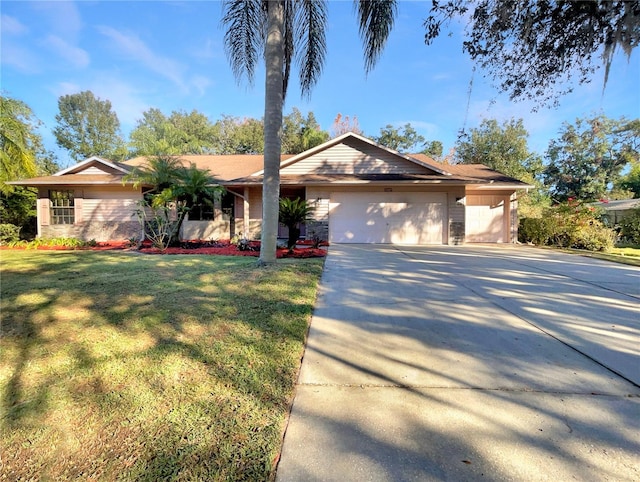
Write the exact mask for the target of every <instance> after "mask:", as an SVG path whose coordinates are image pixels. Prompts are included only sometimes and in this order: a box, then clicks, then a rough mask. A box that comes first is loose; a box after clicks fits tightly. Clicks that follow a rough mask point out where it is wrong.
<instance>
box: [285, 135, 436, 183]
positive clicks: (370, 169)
mask: <svg viewBox="0 0 640 482" xmlns="http://www.w3.org/2000/svg"><path fill="white" fill-rule="evenodd" d="M425 170H426V169H425V168H424V167H423V166H420V165H418V164H416V163H414V162H411V161H407V160H406V159H403V158H401V157H399V156H397V155H394V154H392V153H390V152H388V151H386V150H384V149H380V148H378V147H376V146H372V145H370V144H368V143H365V142H362V141H360V140H358V139H345V141H344V142H342V143H340V144H337V145H335V146H333V147H330V148H328V149H325V150H324V151H321V152H319V153H317V154H314V155H311V156H309V157H307V158H305V159H302V160H300V161H298V162H296V163H294V164H292V165H290V166H286V167H284V168H282V169H281V170H280V173H281V174H282V175H301V174H371V173H376V174H424V173H425Z"/></svg>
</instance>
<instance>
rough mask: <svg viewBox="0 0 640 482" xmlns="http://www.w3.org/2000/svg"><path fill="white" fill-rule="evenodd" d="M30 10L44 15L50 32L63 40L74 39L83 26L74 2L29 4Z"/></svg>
mask: <svg viewBox="0 0 640 482" xmlns="http://www.w3.org/2000/svg"><path fill="white" fill-rule="evenodd" d="M31 8H33V9H34V10H35V11H36V12H39V13H42V14H44V15H46V17H47V20H48V21H49V24H50V30H51V31H53V32H56V33H57V34H58V35H60V36H63V37H65V38H72V39H75V38H76V35H77V34H78V33H79V32H80V31H81V30H82V27H83V26H84V24H83V21H82V17H81V16H80V12H79V10H78V7H77V5H76V4H75V3H74V2H69V1H58V2H31Z"/></svg>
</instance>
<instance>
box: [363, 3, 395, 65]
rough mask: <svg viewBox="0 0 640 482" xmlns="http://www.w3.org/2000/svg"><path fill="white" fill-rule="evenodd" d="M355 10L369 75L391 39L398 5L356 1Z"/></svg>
mask: <svg viewBox="0 0 640 482" xmlns="http://www.w3.org/2000/svg"><path fill="white" fill-rule="evenodd" d="M355 8H356V11H357V14H358V25H359V26H360V37H361V38H362V41H363V43H364V67H365V71H366V72H367V73H369V72H371V70H372V69H373V67H374V66H375V64H376V62H377V61H378V58H379V57H380V54H381V53H382V50H383V49H384V46H385V43H386V42H387V39H388V38H389V34H390V32H391V29H392V28H393V23H394V20H395V17H396V14H397V12H398V5H397V2H396V0H355Z"/></svg>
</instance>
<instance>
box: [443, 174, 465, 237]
mask: <svg viewBox="0 0 640 482" xmlns="http://www.w3.org/2000/svg"><path fill="white" fill-rule="evenodd" d="M447 194H448V195H447V201H448V204H449V239H448V243H447V244H451V245H459V244H464V242H465V236H464V233H465V206H464V187H456V188H452V189H451V190H450V191H449V192H448V193H447Z"/></svg>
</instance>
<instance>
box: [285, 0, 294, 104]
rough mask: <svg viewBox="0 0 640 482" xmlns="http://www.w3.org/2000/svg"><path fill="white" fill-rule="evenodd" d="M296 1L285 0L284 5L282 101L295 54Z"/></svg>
mask: <svg viewBox="0 0 640 482" xmlns="http://www.w3.org/2000/svg"><path fill="white" fill-rule="evenodd" d="M297 3H298V2H296V0H285V1H284V3H283V6H284V32H283V34H284V35H283V38H284V59H283V72H282V101H283V102H284V99H285V97H286V96H287V88H288V87H289V78H290V75H291V64H292V63H293V58H294V54H295V49H296V45H295V38H294V21H295V10H296V5H297Z"/></svg>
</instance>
